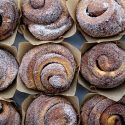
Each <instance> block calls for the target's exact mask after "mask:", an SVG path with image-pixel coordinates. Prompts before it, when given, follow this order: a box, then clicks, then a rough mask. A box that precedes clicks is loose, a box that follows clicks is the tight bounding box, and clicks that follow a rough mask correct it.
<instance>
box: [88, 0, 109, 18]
mask: <svg viewBox="0 0 125 125" xmlns="http://www.w3.org/2000/svg"><path fill="white" fill-rule="evenodd" d="M108 5H109V4H108V2H107V1H106V0H101V1H100V0H94V1H91V2H90V4H89V5H88V8H87V12H88V14H89V16H92V17H97V16H100V15H102V14H103V13H104V12H105V11H106V10H107V9H108Z"/></svg>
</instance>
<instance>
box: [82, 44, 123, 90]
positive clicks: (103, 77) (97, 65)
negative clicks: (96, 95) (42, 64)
mask: <svg viewBox="0 0 125 125" xmlns="http://www.w3.org/2000/svg"><path fill="white" fill-rule="evenodd" d="M124 62H125V51H124V50H122V49H121V48H119V47H118V46H117V45H116V44H115V43H100V44H97V45H95V46H94V47H92V48H91V49H90V50H88V51H87V52H86V53H84V54H83V55H82V61H81V70H80V71H81V74H82V76H83V77H84V78H85V79H86V80H87V81H88V82H89V83H90V84H91V85H92V86H95V87H97V88H114V87H117V86H119V85H120V84H122V83H123V82H124V81H125V65H124V64H125V63H124Z"/></svg>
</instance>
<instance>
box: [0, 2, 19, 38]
mask: <svg viewBox="0 0 125 125" xmlns="http://www.w3.org/2000/svg"><path fill="white" fill-rule="evenodd" d="M18 19H19V12H18V8H17V5H16V3H15V1H14V0H0V40H4V39H6V38H8V37H9V36H11V35H12V34H13V32H14V30H15V29H16V26H17V24H18Z"/></svg>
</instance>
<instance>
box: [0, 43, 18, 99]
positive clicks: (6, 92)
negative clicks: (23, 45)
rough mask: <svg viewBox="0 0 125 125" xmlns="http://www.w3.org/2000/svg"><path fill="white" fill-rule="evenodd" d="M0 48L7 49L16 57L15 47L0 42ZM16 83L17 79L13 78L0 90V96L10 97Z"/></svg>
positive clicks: (13, 92) (14, 90) (12, 94)
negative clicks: (11, 81) (5, 87)
mask: <svg viewBox="0 0 125 125" xmlns="http://www.w3.org/2000/svg"><path fill="white" fill-rule="evenodd" d="M0 49H3V50H7V51H8V52H10V53H11V54H12V55H13V56H14V57H15V58H17V49H16V47H15V46H8V45H5V44H2V43H0ZM16 83H17V79H16V78H15V80H14V81H13V83H12V84H11V85H10V86H9V87H8V88H7V89H5V90H3V91H0V97H1V98H6V99H8V98H12V97H13V96H14V94H15V92H16Z"/></svg>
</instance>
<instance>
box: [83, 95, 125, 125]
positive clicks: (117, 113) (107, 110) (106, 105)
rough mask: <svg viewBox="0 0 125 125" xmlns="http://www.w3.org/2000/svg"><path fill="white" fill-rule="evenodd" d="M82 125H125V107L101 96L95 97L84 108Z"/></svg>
mask: <svg viewBox="0 0 125 125" xmlns="http://www.w3.org/2000/svg"><path fill="white" fill-rule="evenodd" d="M81 120H82V125H123V124H124V123H125V105H124V104H122V103H119V102H115V101H112V100H110V99H108V98H106V97H104V96H101V95H94V96H93V97H91V98H89V99H88V100H87V101H86V102H85V103H84V104H83V106H82V110H81Z"/></svg>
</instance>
